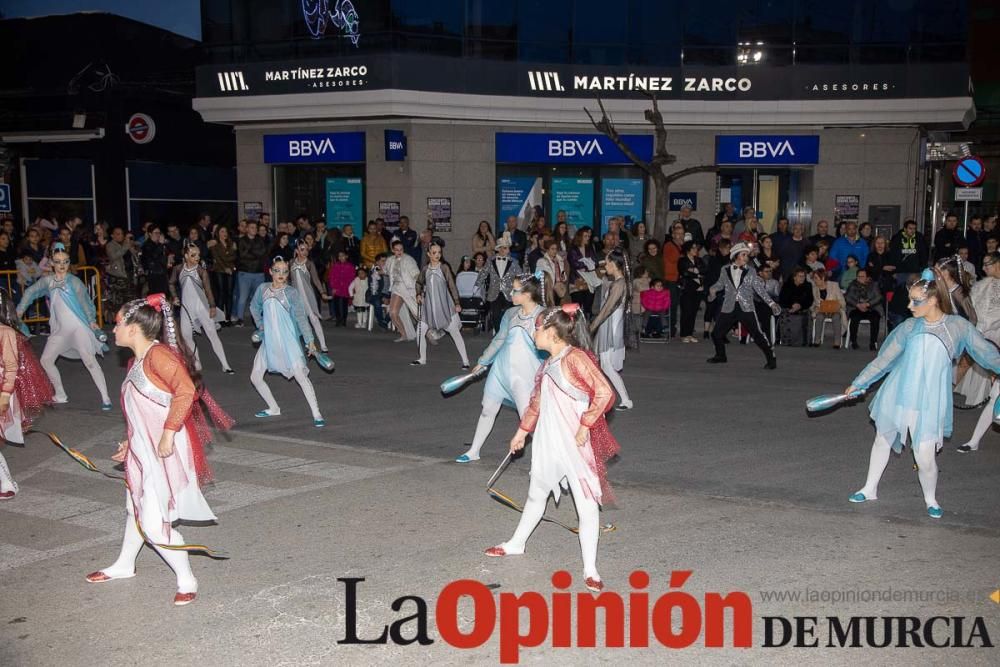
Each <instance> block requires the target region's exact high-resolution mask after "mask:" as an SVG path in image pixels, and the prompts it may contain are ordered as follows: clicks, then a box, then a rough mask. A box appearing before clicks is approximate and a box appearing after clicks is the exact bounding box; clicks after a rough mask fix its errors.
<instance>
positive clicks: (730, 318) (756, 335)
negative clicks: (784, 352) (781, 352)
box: [712, 305, 774, 360]
mask: <svg viewBox="0 0 1000 667" xmlns="http://www.w3.org/2000/svg"><path fill="white" fill-rule="evenodd" d="M737 322H738V323H740V324H742V325H743V326H744V327H746V329H747V331H749V332H750V338H752V339H753V342H754V343H756V345H757V347H759V348H760V350H761V352H763V353H764V356H765V357H767V359H768V360H770V359H771V357H773V356H774V353H773V352H772V351H771V345H770V343H768V341H767V336H765V335H764V332H763V331H761V330H760V324H759V323H758V322H757V313H755V312H753V311H751V312H749V313H748V312H745V311H744V310H743V309H741V308H740V307H739V306H738V305H737V306H736V307H735V308H733V312H731V313H719V314H718V316H717V317H716V318H715V328H714V329H712V342H713V343H715V356H716V357H719V358H722V359H725V358H726V334H727V333H729V330H730V329H732V328H733V325H735V324H736V323H737Z"/></svg>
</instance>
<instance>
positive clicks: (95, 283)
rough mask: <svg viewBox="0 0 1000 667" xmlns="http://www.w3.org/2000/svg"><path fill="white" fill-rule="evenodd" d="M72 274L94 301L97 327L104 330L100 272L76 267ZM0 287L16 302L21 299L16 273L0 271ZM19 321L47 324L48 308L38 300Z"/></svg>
mask: <svg viewBox="0 0 1000 667" xmlns="http://www.w3.org/2000/svg"><path fill="white" fill-rule="evenodd" d="M73 273H74V274H76V276H77V277H78V278H79V279H80V280H82V281H83V284H84V285H85V286H86V287H87V293H88V294H89V295H90V298H91V299H92V300H93V301H94V308H95V310H96V311H97V326H99V327H101V328H104V303H103V298H102V295H101V290H102V284H101V272H100V271H99V270H98V269H97V267H96V266H78V267H77V268H76V270H75V271H73ZM0 287H4V288H6V289H7V293H8V294H10V295H12V296H13V297H14V298H15V300H18V301H19V300H20V299H21V295H22V294H23V292H24V289H23V288H22V287H21V285H20V283H18V281H17V271H11V270H6V271H0ZM21 321H22V322H24V323H25V324H39V323H42V322H48V321H49V316H48V308H47V307H46V306H45V305H44V303H43V301H42V300H41V299H39V300H38V301H35V302H34V303H33V304H31V307H30V308H29V309H28V310H26V311H25V313H24V317H22V318H21Z"/></svg>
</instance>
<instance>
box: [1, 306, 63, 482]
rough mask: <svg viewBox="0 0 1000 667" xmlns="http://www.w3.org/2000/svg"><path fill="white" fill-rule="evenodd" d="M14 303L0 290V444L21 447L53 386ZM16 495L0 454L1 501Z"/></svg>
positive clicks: (50, 398) (50, 394) (50, 399)
mask: <svg viewBox="0 0 1000 667" xmlns="http://www.w3.org/2000/svg"><path fill="white" fill-rule="evenodd" d="M22 326H23V325H22V324H21V323H20V322H19V321H18V319H17V314H16V312H15V311H14V304H13V303H11V301H10V295H9V294H8V293H7V290H4V289H0V367H2V372H3V375H2V379H0V444H2V443H4V442H11V443H14V444H16V445H23V444H24V432H25V431H26V430H27V429H28V428H29V427H30V426H31V421H32V420H33V419H34V418H35V417H37V416H38V415H39V414H41V412H42V409H43V408H44V407H45V406H46V405H49V404H50V403H52V384H51V383H50V382H49V379H48V378H47V377H46V376H45V371H43V370H42V366H41V364H39V363H38V359H36V358H35V353H34V352H33V351H32V349H31V345H30V344H29V343H28V339H27V337H26V336H24V335H23V334H22V333H21V332H20V328H21V327H22ZM16 494H17V483H16V482H15V481H14V478H13V477H12V476H11V474H10V469H9V468H8V467H7V461H6V459H4V457H3V454H2V453H0V500H10V499H11V498H13V497H14V496H15V495H16Z"/></svg>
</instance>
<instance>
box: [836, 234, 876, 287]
mask: <svg viewBox="0 0 1000 667" xmlns="http://www.w3.org/2000/svg"><path fill="white" fill-rule="evenodd" d="M848 255H854V258H855V259H856V260H858V266H867V265H868V242H867V241H865V240H864V239H863V238H861V234H859V233H858V223H856V222H854V221H853V220H848V221H847V222H846V223H844V235H843V236H841V237H840V238H839V239H837V240H836V241H834V242H833V246H831V247H830V259H832V260H834V261H835V262H837V268H836V270H835V271H834V275H835V276H836V275H839V274H840V272H841V271H842V270H843V269H844V268H845V267H846V266H847V256H848ZM843 286H844V284H843V283H841V287H843Z"/></svg>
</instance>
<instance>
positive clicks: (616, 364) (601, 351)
mask: <svg viewBox="0 0 1000 667" xmlns="http://www.w3.org/2000/svg"><path fill="white" fill-rule="evenodd" d="M603 265H604V273H605V276H606V277H607V279H608V280H610V281H611V282H610V283H608V282H605V283H604V287H603V293H602V296H603V298H602V299H601V309H600V311H599V312H598V313H597V316H596V317H595V318H594V321H593V322H591V323H590V335H591V336H592V337H593V339H594V351H595V353H596V354H597V358H598V359H600V361H601V370H602V371H604V374H605V375H607V376H608V379H609V380H611V384H612V385H614V388H615V391H616V392H618V401H619V402H618V407H617V408H615V409H616V410H631V409H632V399H630V398H629V395H628V391H627V390H626V389H625V381H624V380H622V376H621V375H620V374H619V371H621V369H622V368H623V367H624V366H625V342H626V339H627V337H626V335H625V328H626V327H631V318H630V317H629V314H628V312H627V311H628V309H629V308H630V306H631V304H632V280H631V278H630V277H629V276H628V269H627V265H626V263H625V257H624V256H623V255H621V254H619V253H617V252H615V253H612V254H611V255H609V256H608V258H607V259H606V260H605V261H604V262H603Z"/></svg>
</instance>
